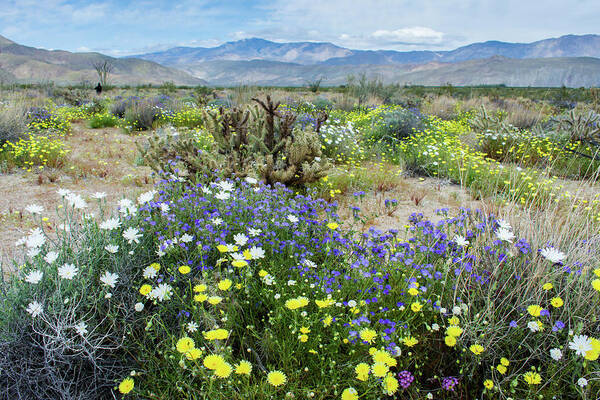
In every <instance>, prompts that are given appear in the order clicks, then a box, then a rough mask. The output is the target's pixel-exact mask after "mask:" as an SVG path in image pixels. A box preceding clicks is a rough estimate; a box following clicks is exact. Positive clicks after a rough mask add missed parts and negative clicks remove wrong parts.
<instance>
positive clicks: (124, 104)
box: [110, 97, 137, 118]
mask: <svg viewBox="0 0 600 400" xmlns="http://www.w3.org/2000/svg"><path fill="white" fill-rule="evenodd" d="M136 99H137V98H132V97H130V98H126V99H123V98H120V97H118V98H116V99H114V101H113V103H112V104H111V106H110V113H111V114H112V115H114V116H115V117H117V118H124V117H125V111H127V108H128V107H129V105H130V104H131V103H133V102H134V101H135V100H136Z"/></svg>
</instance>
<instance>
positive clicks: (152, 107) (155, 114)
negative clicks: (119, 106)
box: [123, 99, 160, 131]
mask: <svg viewBox="0 0 600 400" xmlns="http://www.w3.org/2000/svg"><path fill="white" fill-rule="evenodd" d="M159 117H160V110H159V109H158V108H157V106H156V104H155V103H154V102H153V101H151V100H146V99H143V100H135V101H132V102H131V103H130V104H128V106H127V108H126V110H125V115H124V116H123V119H124V120H125V123H126V124H127V126H128V129H130V130H132V131H146V130H149V129H152V128H153V126H154V122H155V121H156V120H158V119H159Z"/></svg>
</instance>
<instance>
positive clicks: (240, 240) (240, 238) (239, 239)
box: [233, 233, 248, 246]
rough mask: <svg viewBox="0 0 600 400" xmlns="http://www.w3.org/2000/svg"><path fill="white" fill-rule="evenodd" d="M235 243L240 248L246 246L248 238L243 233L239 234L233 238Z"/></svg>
mask: <svg viewBox="0 0 600 400" xmlns="http://www.w3.org/2000/svg"><path fill="white" fill-rule="evenodd" d="M233 241H234V242H235V244H237V245H238V246H244V245H245V244H246V243H248V236H246V235H244V234H243V233H238V234H236V235H234V236H233Z"/></svg>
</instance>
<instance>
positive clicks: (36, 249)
mask: <svg viewBox="0 0 600 400" xmlns="http://www.w3.org/2000/svg"><path fill="white" fill-rule="evenodd" d="M41 252H42V249H40V248H39V247H34V248H32V249H29V250H27V257H29V258H33V257H35V256H37V255H38V254H40V253H41Z"/></svg>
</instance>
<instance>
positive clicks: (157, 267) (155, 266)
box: [149, 263, 160, 272]
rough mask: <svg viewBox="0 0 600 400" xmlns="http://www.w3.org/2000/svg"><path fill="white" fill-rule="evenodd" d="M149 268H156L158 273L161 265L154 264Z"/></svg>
mask: <svg viewBox="0 0 600 400" xmlns="http://www.w3.org/2000/svg"><path fill="white" fill-rule="evenodd" d="M149 266H150V267H152V268H154V270H155V271H156V272H158V271H160V264H159V263H152V264H150V265H149Z"/></svg>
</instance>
